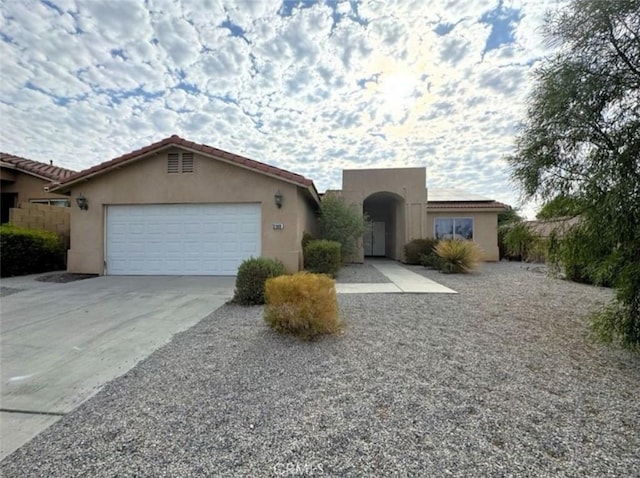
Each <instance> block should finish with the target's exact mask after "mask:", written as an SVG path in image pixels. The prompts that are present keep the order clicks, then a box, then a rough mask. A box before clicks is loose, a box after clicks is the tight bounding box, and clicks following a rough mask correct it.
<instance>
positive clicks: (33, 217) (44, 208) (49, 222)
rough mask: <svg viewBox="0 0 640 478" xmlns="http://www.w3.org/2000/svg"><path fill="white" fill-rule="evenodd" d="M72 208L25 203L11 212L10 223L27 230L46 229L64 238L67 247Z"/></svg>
mask: <svg viewBox="0 0 640 478" xmlns="http://www.w3.org/2000/svg"><path fill="white" fill-rule="evenodd" d="M70 211H71V208H69V207H60V206H50V205H48V204H37V203H28V202H24V203H21V204H19V207H17V208H11V209H10V210H9V222H10V223H11V224H13V225H14V226H17V227H24V228H25V229H44V230H45V231H51V232H55V233H56V234H59V235H60V236H61V237H62V241H63V244H64V245H65V247H68V246H69V230H70V221H69V216H70Z"/></svg>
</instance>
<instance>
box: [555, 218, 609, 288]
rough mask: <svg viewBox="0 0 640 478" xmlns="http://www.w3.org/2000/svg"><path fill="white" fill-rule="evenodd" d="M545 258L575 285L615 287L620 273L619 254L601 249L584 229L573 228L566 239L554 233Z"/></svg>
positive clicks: (566, 235) (579, 227)
mask: <svg viewBox="0 0 640 478" xmlns="http://www.w3.org/2000/svg"><path fill="white" fill-rule="evenodd" d="M546 256H547V259H548V263H549V264H550V266H551V267H552V268H553V269H555V270H556V271H558V272H559V271H560V270H563V271H564V274H565V276H566V278H567V279H568V280H570V281H573V282H580V283H583V284H596V285H599V286H604V287H612V286H614V285H615V281H616V278H618V277H619V276H620V273H621V270H620V264H621V261H620V258H619V257H618V252H617V251H615V250H614V251H611V250H608V249H607V248H605V247H598V245H597V244H594V241H593V240H592V238H591V237H590V235H589V234H588V231H585V230H584V229H583V228H582V227H581V226H575V227H573V228H572V229H571V230H569V231H568V232H567V233H566V234H565V236H564V237H563V238H559V237H558V236H557V234H556V233H555V232H554V233H552V234H551V235H550V236H549V239H548V240H547V243H546Z"/></svg>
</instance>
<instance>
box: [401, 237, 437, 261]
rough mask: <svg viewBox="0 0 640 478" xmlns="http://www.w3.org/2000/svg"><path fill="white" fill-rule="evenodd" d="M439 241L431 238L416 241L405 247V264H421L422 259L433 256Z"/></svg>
mask: <svg viewBox="0 0 640 478" xmlns="http://www.w3.org/2000/svg"><path fill="white" fill-rule="evenodd" d="M437 243H438V241H437V240H436V239H433V238H431V237H429V238H425V239H414V240H412V241H410V242H408V243H406V244H405V245H404V262H405V263H406V264H413V265H416V264H421V263H422V260H421V257H422V256H424V255H428V254H431V253H432V252H433V248H434V247H435V246H436V244H437Z"/></svg>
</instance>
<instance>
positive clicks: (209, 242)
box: [105, 204, 261, 275]
mask: <svg viewBox="0 0 640 478" xmlns="http://www.w3.org/2000/svg"><path fill="white" fill-rule="evenodd" d="M106 229H107V234H106V236H107V237H106V251H105V252H106V258H107V259H106V262H107V264H106V266H107V271H106V272H107V274H109V275H236V272H237V270H238V266H239V265H240V263H241V262H242V261H243V260H244V259H246V258H247V257H250V256H259V255H260V250H261V247H260V205H259V204H157V205H143V206H142V205H140V206H139V205H136V206H134V205H131V206H108V208H107V219H106Z"/></svg>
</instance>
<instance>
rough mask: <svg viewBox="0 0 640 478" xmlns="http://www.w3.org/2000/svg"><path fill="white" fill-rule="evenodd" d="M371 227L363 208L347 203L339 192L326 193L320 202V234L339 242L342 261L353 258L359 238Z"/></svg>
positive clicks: (323, 237)
mask: <svg viewBox="0 0 640 478" xmlns="http://www.w3.org/2000/svg"><path fill="white" fill-rule="evenodd" d="M368 227H369V220H368V218H367V216H366V215H364V214H363V213H362V210H361V209H359V208H358V207H357V206H355V205H353V204H347V203H346V202H345V201H344V199H343V198H342V197H340V196H339V195H337V194H326V195H325V196H324V197H323V198H322V202H321V203H320V235H321V237H322V239H327V240H329V241H336V242H339V243H340V245H341V249H340V250H341V254H342V261H343V262H345V261H347V260H348V259H350V258H352V257H353V255H354V253H355V250H356V245H357V241H358V239H361V238H362V236H363V235H364V233H365V231H366V230H367V228H368Z"/></svg>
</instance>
